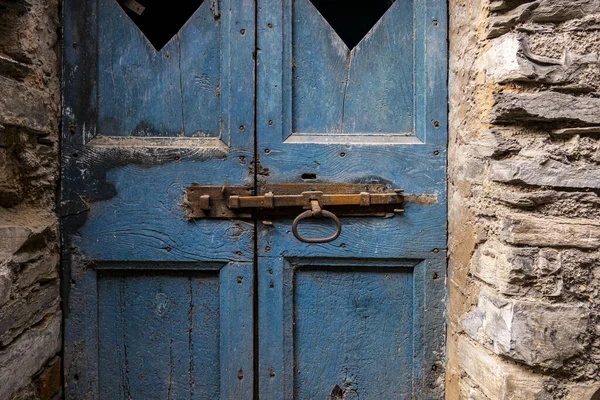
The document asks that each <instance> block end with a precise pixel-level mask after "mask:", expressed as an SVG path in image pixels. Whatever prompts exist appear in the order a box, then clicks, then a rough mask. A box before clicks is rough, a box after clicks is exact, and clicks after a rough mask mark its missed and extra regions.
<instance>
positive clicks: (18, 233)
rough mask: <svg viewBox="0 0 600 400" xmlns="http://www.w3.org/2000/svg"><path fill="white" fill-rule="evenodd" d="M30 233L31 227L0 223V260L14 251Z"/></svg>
mask: <svg viewBox="0 0 600 400" xmlns="http://www.w3.org/2000/svg"><path fill="white" fill-rule="evenodd" d="M31 233H32V232H31V229H29V228H27V227H24V226H14V225H4V226H2V225H0V238H2V240H1V241H0V260H2V261H4V260H6V259H7V258H9V257H11V256H12V255H13V254H14V253H16V252H17V251H18V250H19V249H20V248H21V246H23V244H24V243H25V242H26V241H27V239H29V236H30V235H31Z"/></svg>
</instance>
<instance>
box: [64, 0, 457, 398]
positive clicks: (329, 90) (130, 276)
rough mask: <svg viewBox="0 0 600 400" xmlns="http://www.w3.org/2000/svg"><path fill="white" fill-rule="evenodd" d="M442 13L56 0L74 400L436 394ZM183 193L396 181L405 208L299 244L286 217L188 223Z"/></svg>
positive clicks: (218, 0)
mask: <svg viewBox="0 0 600 400" xmlns="http://www.w3.org/2000/svg"><path fill="white" fill-rule="evenodd" d="M363 3H364V4H363ZM445 18H446V5H445V2H443V1H441V0H424V1H417V0H378V1H370V2H361V1H358V0H355V1H354V0H353V1H341V0H235V1H234V0H189V1H186V2H175V3H169V2H162V1H158V0H85V1H81V0H66V1H65V7H64V21H65V49H64V50H65V51H64V56H65V58H64V65H65V66H64V108H63V109H64V113H63V141H62V143H63V147H62V149H63V170H62V177H63V180H62V204H61V210H62V235H63V277H64V279H63V296H64V300H65V303H64V304H65V307H64V312H65V384H66V388H65V393H66V398H67V399H73V400H75V399H77V400H80V399H110V400H112V399H117V400H118V399H127V400H130V399H135V400H138V399H140V400H146V399H184V398H185V399H235V400H237V399H324V400H326V399H333V400H335V399H359V398H360V399H408V398H420V399H434V398H442V397H443V393H442V389H441V387H442V384H441V382H442V381H443V379H442V377H443V364H442V357H443V343H444V320H443V310H444V293H445V282H444V277H445V266H446V263H445V260H446V251H445V247H446V236H445V235H446V202H445V196H446V188H445V165H446V39H445V38H446V19H445ZM167 22H168V23H167ZM192 184H198V185H200V186H212V187H230V186H236V187H243V188H246V189H247V190H248V191H249V192H254V193H255V194H257V195H260V194H264V193H266V192H268V191H270V190H272V188H273V187H277V185H281V184H292V185H301V186H299V187H304V188H307V187H311V185H315V186H319V185H322V184H328V185H330V184H331V185H334V186H335V185H348V184H359V185H363V186H364V185H379V186H385V187H387V188H401V189H404V191H405V204H404V213H402V214H398V215H396V214H386V215H385V216H384V217H381V216H371V217H369V216H363V217H342V218H341V222H342V233H341V235H340V236H339V238H337V239H336V240H334V241H331V242H329V243H320V244H308V243H304V242H301V241H299V240H298V239H296V237H295V236H294V234H293V232H292V219H293V216H277V217H273V218H270V217H269V218H263V217H262V216H261V215H260V214H254V216H253V218H245V219H242V218H239V219H238V218H229V219H211V218H207V219H200V220H190V219H188V218H187V216H186V211H185V207H186V197H185V196H184V192H185V190H186V188H187V187H189V186H190V185H192ZM223 190H225V189H223ZM334 228H335V227H333V226H331V224H329V223H328V222H327V221H326V220H314V221H313V220H310V221H307V222H306V223H303V224H302V225H301V226H300V227H299V231H300V234H302V235H304V236H306V237H313V238H318V237H324V236H329V235H330V234H331V233H332V230H333V229H334Z"/></svg>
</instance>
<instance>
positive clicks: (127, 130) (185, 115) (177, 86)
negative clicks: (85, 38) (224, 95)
mask: <svg viewBox="0 0 600 400" xmlns="http://www.w3.org/2000/svg"><path fill="white" fill-rule="evenodd" d="M219 13H220V12H219V10H218V7H217V9H215V8H214V7H211V2H210V1H204V2H203V3H202V4H201V5H200V7H199V8H198V10H197V11H196V12H195V13H194V14H193V15H192V17H191V18H190V19H189V20H188V21H187V23H186V24H185V25H184V26H183V27H182V28H181V30H180V31H179V33H177V34H176V35H175V37H173V38H172V39H171V40H170V41H169V42H168V43H167V44H166V45H165V47H163V48H162V49H161V50H160V51H156V49H155V48H154V47H153V46H152V45H151V44H150V42H149V41H148V39H147V38H146V37H145V36H144V34H143V33H142V32H141V30H140V29H139V28H138V27H137V26H136V25H135V24H134V23H133V21H132V20H131V19H130V17H129V16H128V15H127V14H126V13H125V11H124V10H123V9H122V8H121V6H120V5H119V4H118V3H117V1H116V0H98V23H99V26H100V29H99V31H98V89H99V104H98V113H99V116H98V118H99V122H98V130H99V133H100V134H102V135H107V136H108V135H111V136H112V135H115V136H154V137H156V136H170V137H173V136H200V137H220V136H221V133H222V132H221V131H220V122H219V121H220V119H221V118H222V116H223V115H222V114H226V112H227V110H222V108H221V98H220V91H221V79H222V78H223V79H227V76H226V75H227V74H228V71H227V70H222V66H223V64H222V63H221V57H220V52H221V43H222V41H221V39H222V35H224V34H227V32H225V31H223V23H222V20H221V18H220V14H219ZM224 106H226V104H224Z"/></svg>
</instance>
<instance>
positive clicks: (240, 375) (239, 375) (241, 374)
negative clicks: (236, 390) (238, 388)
mask: <svg viewBox="0 0 600 400" xmlns="http://www.w3.org/2000/svg"><path fill="white" fill-rule="evenodd" d="M238 379H239V380H240V381H241V380H242V379H244V371H242V370H241V369H240V370H239V371H238Z"/></svg>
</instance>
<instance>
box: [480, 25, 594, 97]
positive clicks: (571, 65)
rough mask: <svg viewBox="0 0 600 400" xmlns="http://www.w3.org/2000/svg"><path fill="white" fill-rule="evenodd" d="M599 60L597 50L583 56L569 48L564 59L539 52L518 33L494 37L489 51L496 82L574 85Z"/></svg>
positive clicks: (490, 73) (489, 69) (492, 77)
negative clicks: (529, 45)
mask: <svg viewBox="0 0 600 400" xmlns="http://www.w3.org/2000/svg"><path fill="white" fill-rule="evenodd" d="M598 62H599V57H598V54H597V53H593V54H584V55H580V54H576V53H574V52H568V51H566V52H565V54H564V56H563V57H562V58H561V59H557V58H550V57H544V56H539V55H535V54H533V53H532V52H531V51H530V49H529V47H528V46H527V43H526V41H525V39H522V38H521V37H520V36H519V35H517V34H514V33H510V34H506V35H503V36H501V37H499V38H497V39H494V40H492V41H491V45H490V47H489V49H488V50H487V53H486V64H487V66H486V70H487V75H488V78H490V80H491V81H492V82H494V83H508V82H537V83H549V84H563V85H565V84H574V83H578V80H577V78H578V77H580V76H581V75H582V74H584V73H585V72H586V70H587V68H588V67H589V66H590V65H596V64H598ZM563 87H564V86H563Z"/></svg>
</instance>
